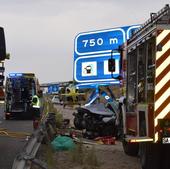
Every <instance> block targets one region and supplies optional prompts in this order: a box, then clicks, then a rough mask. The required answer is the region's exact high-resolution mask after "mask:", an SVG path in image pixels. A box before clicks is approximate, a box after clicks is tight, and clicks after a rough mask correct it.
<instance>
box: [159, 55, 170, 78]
mask: <svg viewBox="0 0 170 169" xmlns="http://www.w3.org/2000/svg"><path fill="white" fill-rule="evenodd" d="M169 64H170V57H168V58H167V59H166V60H165V61H164V62H163V63H162V64H161V65H160V66H159V67H158V68H157V69H156V77H158V76H159V75H160V74H161V73H162V71H163V70H164V69H165V68H166V67H167V66H169Z"/></svg>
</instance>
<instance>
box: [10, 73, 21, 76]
mask: <svg viewBox="0 0 170 169" xmlns="http://www.w3.org/2000/svg"><path fill="white" fill-rule="evenodd" d="M21 76H22V73H10V74H9V77H21Z"/></svg>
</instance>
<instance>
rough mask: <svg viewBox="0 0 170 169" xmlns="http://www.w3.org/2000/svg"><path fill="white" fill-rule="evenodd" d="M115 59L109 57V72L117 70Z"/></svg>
mask: <svg viewBox="0 0 170 169" xmlns="http://www.w3.org/2000/svg"><path fill="white" fill-rule="evenodd" d="M115 67H116V66H115V59H113V58H112V59H109V60H108V68H109V72H114V71H115Z"/></svg>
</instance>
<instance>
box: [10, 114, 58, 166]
mask: <svg viewBox="0 0 170 169" xmlns="http://www.w3.org/2000/svg"><path fill="white" fill-rule="evenodd" d="M51 127H52V128H53V129H54V130H55V127H56V119H55V114H54V113H48V115H47V117H46V118H44V119H43V121H42V122H41V124H40V126H39V128H38V129H37V130H36V131H35V132H34V133H33V134H32V135H31V136H30V138H29V139H28V142H27V143H26V144H25V146H24V148H23V151H22V153H20V154H18V155H17V156H16V158H15V160H14V163H13V166H12V169H30V168H31V164H32V163H34V164H36V165H37V166H39V167H40V168H42V169H48V167H47V165H46V164H45V163H44V162H42V161H40V160H38V159H36V154H37V152H38V150H39V148H40V146H41V143H42V141H44V140H50V139H51V138H50V137H51V133H50V128H51Z"/></svg>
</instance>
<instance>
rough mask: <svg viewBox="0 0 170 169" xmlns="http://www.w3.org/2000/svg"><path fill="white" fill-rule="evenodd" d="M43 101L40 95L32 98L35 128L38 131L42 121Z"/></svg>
mask: <svg viewBox="0 0 170 169" xmlns="http://www.w3.org/2000/svg"><path fill="white" fill-rule="evenodd" d="M40 110H41V101H40V98H39V94H38V95H34V96H33V97H32V113H33V128H34V129H37V128H38V126H39V122H40V119H41V111H40Z"/></svg>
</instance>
